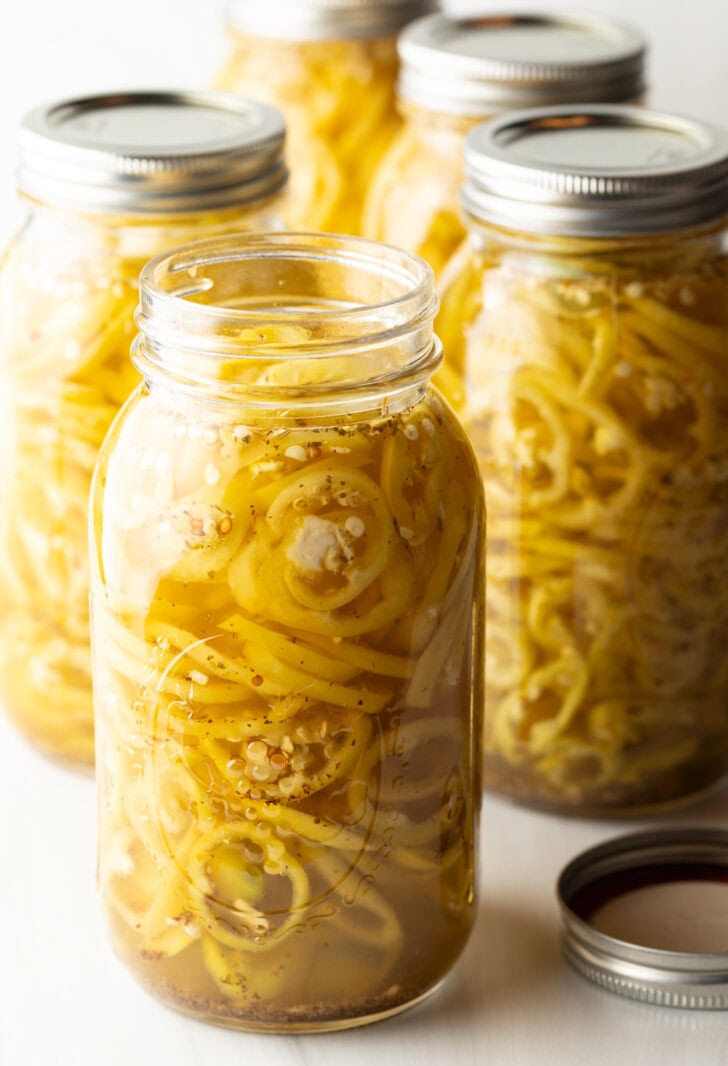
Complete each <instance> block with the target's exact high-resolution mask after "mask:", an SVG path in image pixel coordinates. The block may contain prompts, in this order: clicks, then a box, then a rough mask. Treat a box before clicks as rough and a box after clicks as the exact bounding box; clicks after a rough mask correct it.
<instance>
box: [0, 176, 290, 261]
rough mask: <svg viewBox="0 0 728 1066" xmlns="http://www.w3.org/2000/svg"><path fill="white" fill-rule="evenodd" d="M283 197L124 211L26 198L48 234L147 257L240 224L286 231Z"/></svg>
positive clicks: (32, 219)
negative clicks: (214, 206) (200, 208)
mask: <svg viewBox="0 0 728 1066" xmlns="http://www.w3.org/2000/svg"><path fill="white" fill-rule="evenodd" d="M280 199H281V197H280V194H274V195H273V196H269V197H266V198H265V199H263V200H260V201H254V202H252V203H245V204H241V205H239V206H237V207H231V208H226V209H225V210H219V211H205V212H185V213H184V214H157V215H121V214H104V213H101V212H81V211H74V210H69V209H68V208H60V207H56V206H54V205H52V204H45V203H41V202H40V201H38V200H32V199H30V198H28V197H25V196H21V200H22V201H23V202H24V203H25V204H26V205H27V209H28V212H29V219H30V222H31V223H32V224H33V225H35V226H36V227H39V228H41V229H42V230H43V231H44V232H45V233H46V234H49V235H53V233H54V231H55V232H56V233H57V234H58V237H59V239H63V240H65V239H68V238H69V237H70V239H71V240H73V241H74V242H76V243H77V244H79V245H83V246H84V247H90V246H93V245H99V246H103V247H104V248H105V249H107V250H111V251H113V254H115V255H117V256H119V257H120V258H125V259H142V260H143V261H146V260H147V259H150V258H152V256H154V255H157V254H159V252H161V251H162V250H164V249H166V248H170V247H174V246H176V245H181V244H188V243H189V242H190V241H193V240H197V239H199V238H201V237H214V236H216V235H218V234H224V233H229V232H231V231H235V230H238V229H240V228H243V229H251V228H256V229H276V228H281V229H282V228H283V223H282V221H281V219H280V217H279V215H278V204H279V202H280ZM140 267H141V264H140Z"/></svg>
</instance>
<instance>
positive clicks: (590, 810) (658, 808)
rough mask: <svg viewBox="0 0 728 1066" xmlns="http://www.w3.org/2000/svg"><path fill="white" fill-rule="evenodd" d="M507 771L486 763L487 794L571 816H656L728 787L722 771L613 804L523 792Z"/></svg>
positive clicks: (531, 808) (727, 777)
mask: <svg viewBox="0 0 728 1066" xmlns="http://www.w3.org/2000/svg"><path fill="white" fill-rule="evenodd" d="M503 776H504V775H503V773H502V772H500V771H498V770H495V771H494V769H493V766H492V765H491V766H488V765H487V763H486V770H485V774H484V790H485V793H486V795H492V796H496V797H498V798H499V799H503V800H506V801H507V802H510V803H513V804H514V805H515V806H518V807H524V808H526V809H528V810H536V811H542V812H543V813H544V814H553V815H557V816H560V817H571V818H593V819H614V820H623V821H630V820H632V819H638V818H646V817H652V816H654V815H657V816H659V815H660V814H669V813H670V812H671V811H674V810H681V809H683V808H687V807H691V806H694V805H695V804H697V803H701V802H702V801H703V800H705V799H708V798H709V797H711V796H713V795H715V794H716V793H718V792H721V791H723V790H724V789H726V788H728V776H726V773H725V771H722V772H721V773H720V774H719V775H718V776H716V777H714V778H712V779H711V780H710V781H709V782H708V783H707V784H701V785H700V786H699V787H695V788H692V789H690V790H689V791H685V792H680V793H677V794H672V795H670V794H667V795H665V796H664V797H662V798H655V799H651V800H649V801H648V800H641V801H640V800H638V801H636V802H632V803H629V802H620V801H619V800H616V799H615V802H614V804H613V805H611V804H610V803H608V802H607V801H606V800H605V801H604V802H600V801H595V800H589V799H584V800H572V801H569V800H563V801H559V800H558V799H555V798H554V797H552V796H547V795H545V794H542V795H536V794H535V793H532V794H531V795H527V794H525V792H526V789H525V788H524V793H519V791H518V784H517V783H514V785H513V787H508V785H506V784H504V782H503Z"/></svg>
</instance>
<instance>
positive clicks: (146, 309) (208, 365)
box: [134, 233, 441, 420]
mask: <svg viewBox="0 0 728 1066" xmlns="http://www.w3.org/2000/svg"><path fill="white" fill-rule="evenodd" d="M436 311H437V297H436V296H435V293H434V287H433V277H432V271H431V270H430V268H429V267H428V266H427V264H426V263H425V262H424V261H423V260H421V259H418V258H417V257H415V256H410V255H408V254H407V253H405V252H401V251H399V250H398V249H395V248H390V247H389V246H386V245H379V244H376V243H374V242H370V241H364V240H360V239H357V238H346V237H337V236H331V235H322V234H286V233H265V234H262V233H253V234H240V235H237V236H225V237H222V238H217V239H213V240H209V241H200V242H197V243H196V244H194V245H191V246H188V247H186V248H181V249H178V250H176V251H174V252H172V253H170V254H168V255H163V256H160V257H158V258H157V259H156V260H153V261H152V262H151V263H149V264H148V265H147V267H146V268H145V269H144V271H143V272H142V278H141V306H140V309H139V312H138V316H137V324H138V326H139V328H140V331H141V332H140V335H139V337H138V338H137V340H136V342H135V346H134V361H135V364H136V366H137V367H138V369H139V370H140V371H141V373H142V374H143V375H144V377H145V379H146V381H147V383H148V384H149V385H151V386H153V385H155V384H156V383H159V384H163V385H165V386H166V387H169V388H172V389H176V390H181V391H184V392H186V393H187V394H188V395H189V394H194V395H195V396H196V397H198V398H199V399H202V400H206V401H208V402H217V403H225V402H227V403H235V404H238V405H242V406H244V407H251V408H257V409H259V410H260V411H267V412H269V414H270V415H272V416H273V417H275V418H278V419H281V418H289V417H290V418H293V419H294V420H295V418H296V417H300V416H302V414H303V413H304V412H305V413H306V414H305V417H308V413H310V412H312V411H316V412H317V414H318V415H319V416H320V417H326V416H328V415H332V416H333V415H339V416H340V414H341V413H342V412H345V413H346V414H347V415H354V414H356V413H360V414H364V413H366V412H371V411H372V410H375V409H377V408H380V409H381V410H383V412H384V413H387V411H388V410H391V409H392V407H393V406H395V407H396V406H400V407H401V406H406V405H407V404H408V402H410V398H411V397H412V395H413V394H414V393H416V392H417V391H418V390H419V391H422V389H424V387H425V385H426V383H427V380H428V378H429V376H430V375H431V374H432V373H433V372H434V370H435V369H436V368H437V366H438V365H439V362H440V358H441V349H440V345H439V342H438V341H437V340H436V338H435V337H434V334H433V329H432V324H433V319H434V316H435V313H436Z"/></svg>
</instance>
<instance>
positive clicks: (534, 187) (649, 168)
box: [462, 104, 728, 237]
mask: <svg viewBox="0 0 728 1066" xmlns="http://www.w3.org/2000/svg"><path fill="white" fill-rule="evenodd" d="M462 199H463V206H464V208H465V210H466V211H467V212H468V213H469V214H470V215H472V216H473V217H474V218H476V219H478V220H479V221H481V222H487V223H492V224H494V225H497V226H500V227H503V228H505V229H511V230H514V231H516V232H525V233H540V234H554V235H558V236H590V237H619V236H629V235H640V234H651V233H665V232H674V231H676V230H679V229H683V228H686V227H690V226H697V225H701V224H704V223H708V222H712V221H717V220H719V219H720V218H721V217H722V216H724V215H725V214H726V213H727V212H728V132H726V131H725V130H722V129H719V128H718V127H715V126H708V125H705V124H703V123H700V122H695V121H693V120H691V119H687V118H681V117H678V116H675V115H666V114H661V113H658V112H652V111H645V110H642V109H640V108H635V107H618V106H616V105H597V104H590V105H588V106H581V105H578V104H576V105H572V106H569V107H558V108H540V109H538V110H534V111H520V112H516V113H514V114H511V115H507V116H504V117H503V118H500V119H495V120H494V121H492V122H489V123H486V124H483V125H482V126H478V127H477V128H476V129H474V130H473V131H472V133H471V134H470V136H469V137H468V139H467V143H466V148H465V185H464V187H463V194H462Z"/></svg>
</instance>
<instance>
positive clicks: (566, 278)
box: [438, 246, 728, 811]
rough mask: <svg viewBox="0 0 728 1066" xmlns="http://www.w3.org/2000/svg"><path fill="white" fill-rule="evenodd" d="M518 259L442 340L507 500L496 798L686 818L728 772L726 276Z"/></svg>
mask: <svg viewBox="0 0 728 1066" xmlns="http://www.w3.org/2000/svg"><path fill="white" fill-rule="evenodd" d="M701 248H702V246H701ZM663 254H664V253H663ZM503 255H504V258H503V260H502V261H501V259H500V257H499V255H498V254H497V253H496V254H494V255H493V257H492V258H491V259H487V258H486V256H483V257H482V258H481V257H479V256H478V255H473V256H471V259H470V262H469V263H467V264H466V265H465V267H464V269H463V270H462V272H461V274H460V276H459V277H458V278H457V279H456V280H455V281H453V282H452V284H451V288H450V290H449V291H448V292H446V293H445V296H444V301H443V311H442V314H441V318H440V320H439V322H438V331H439V332H440V334H441V336H442V338H443V341H444V342H445V347H446V351H447V352H448V364H447V366H446V369H445V373H444V374H443V376H442V378H441V384H442V387H443V389H444V391H446V393H448V394H449V395H450V398H451V399H452V400H453V402H454V403H455V404H456V406H457V409H458V411H459V413H460V415H461V417H462V419H463V422H464V424H465V426H466V429H467V431H468V433H469V435H470V438H471V441H472V442H473V445H474V447H475V451H476V454H477V455H478V458H479V462H480V466H481V473H482V476H483V481H484V485H485V490H486V499H487V501H488V511H489V525H488V564H487V594H486V600H487V618H488V628H487V644H486V675H487V686H486V688H487V697H486V715H485V718H486V732H485V746H486V753H487V758H486V778H487V780H488V783H489V785H490V786H491V787H494V788H496V789H497V790H499V791H504V792H506V793H507V794H508V795H513V796H516V797H518V798H520V799H521V800H523V801H528V802H534V803H536V804H541V805H545V806H552V807H553V806H558V807H563V808H566V809H571V810H577V809H580V808H583V809H584V810H586V809H592V810H595V809H600V808H601V809H602V810H604V811H611V810H612V809H616V810H622V809H623V810H630V809H635V810H637V809H644V808H649V807H652V806H659V805H661V804H664V805H671V804H673V803H675V802H677V801H679V800H683V799H686V798H689V797H690V795H691V794H701V793H702V792H703V791H704V790H705V788H706V787H709V786H710V785H711V783H712V782H714V781H716V780H717V779H719V778H720V777H722V776H723V775H724V774H725V772H726V769H728V711H727V708H728V663H727V662H726V658H725V655H724V648H725V644H726V640H728V599H727V598H726V583H725V580H724V569H725V558H726V553H727V552H728V522H727V521H726V517H727V516H728V430H727V429H726V427H727V426H728V374H727V372H726V362H725V352H726V351H728V322H727V320H726V316H727V315H728V270H727V269H726V263H725V260H724V259H723V258H721V257H719V256H716V255H715V254H712V255H711V254H708V255H707V256H706V254H705V250H704V248H702V252H701V253H700V254H697V255H695V256H693V258H692V260H690V259H687V260H686V259H685V258H684V259H683V261H681V259H680V258H679V257H678V256H677V255H676V257H675V259H674V260H673V261H672V262H671V263H670V264H669V265H668V267H667V268H665V266H664V260H663V265H656V264H655V263H654V262H652V263H651V262H650V260H649V258H648V257H647V258H645V260H644V262H638V263H636V262H635V258H636V257H635V255H634V253H633V254H632V259H631V263H630V264H629V265H628V266H626V267H623V268H621V269H620V267H619V260H618V259H617V260H616V261H615V262H614V263H611V264H610V262H609V260H599V259H597V258H595V259H594V260H592V261H584V260H581V261H579V260H577V259H576V258H575V259H574V260H570V261H569V262H568V267H569V272H568V273H567V272H566V271H565V269H564V264H563V262H562V261H561V260H559V258H558V257H554V259H553V260H552V261H550V270H547V269H546V267H544V268H543V269H542V270H539V269H538V267H539V264H540V263H541V260H540V259H539V257H537V256H534V257H533V258H532V259H530V260H528V261H526V260H525V259H524V258H523V257H522V258H520V259H517V258H516V259H514V260H513V262H511V261H509V259H508V254H507V253H505V252H504V253H503ZM689 255H690V253H689V252H688V253H686V256H689ZM545 259H546V257H544V260H545ZM514 263H515V264H516V265H515V266H514ZM509 265H510V269H509ZM486 307H487V308H488V310H487V312H486V311H485V308H486Z"/></svg>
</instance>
